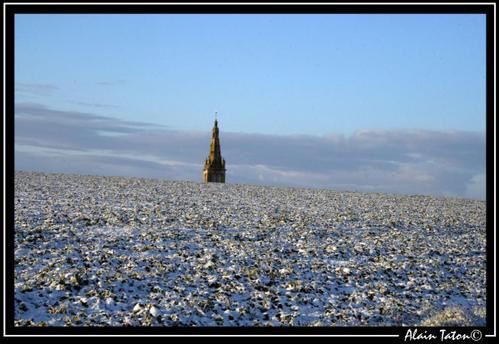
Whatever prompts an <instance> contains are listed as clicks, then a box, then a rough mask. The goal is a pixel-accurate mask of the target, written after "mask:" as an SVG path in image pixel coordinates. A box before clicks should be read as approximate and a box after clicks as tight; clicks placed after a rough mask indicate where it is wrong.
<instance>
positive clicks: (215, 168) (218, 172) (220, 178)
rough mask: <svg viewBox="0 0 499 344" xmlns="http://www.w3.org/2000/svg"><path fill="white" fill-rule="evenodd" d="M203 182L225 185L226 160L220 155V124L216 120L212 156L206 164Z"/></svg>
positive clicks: (212, 135)
mask: <svg viewBox="0 0 499 344" xmlns="http://www.w3.org/2000/svg"><path fill="white" fill-rule="evenodd" d="M203 181H204V182H205V183H225V160H224V159H222V155H221V153H220V139H219V138H218V122H217V119H216V118H215V126H214V127H213V130H212V134H211V143H210V155H209V156H208V159H206V160H205V162H204V170H203Z"/></svg>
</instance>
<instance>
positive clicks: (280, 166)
mask: <svg viewBox="0 0 499 344" xmlns="http://www.w3.org/2000/svg"><path fill="white" fill-rule="evenodd" d="M210 129H211V128H207V130H206V131H205V132H192V131H191V132H185V131H177V130H169V129H167V128H165V127H161V126H154V125H152V124H148V123H139V122H130V121H123V120H119V119H114V118H110V117H105V116H96V115H94V114H91V113H82V112H76V111H75V112H70V111H60V110H54V109H50V108H47V107H44V106H41V105H38V104H34V103H21V104H17V105H16V115H15V130H16V131H15V145H16V147H15V154H16V157H15V163H16V168H17V169H27V170H47V171H51V172H57V171H59V172H72V173H83V174H92V173H95V174H106V175H135V176H144V177H154V178H166V179H176V180H192V181H200V180H201V175H202V174H201V170H202V167H203V163H204V159H205V158H206V156H207V154H208V148H209V140H210ZM221 130H222V131H221V144H222V155H223V156H224V158H225V160H226V162H227V168H228V171H227V182H229V183H249V184H266V185H279V186H301V187H319V188H333V189H339V190H352V191H379V192H396V193H409V194H433V195H457V196H461V197H470V198H479V199H484V197H485V176H484V169H485V154H484V152H485V135H484V134H483V133H475V132H455V131H449V132H442V131H430V130H420V129H418V130H363V131H359V132H357V133H355V134H353V135H352V136H349V137H348V136H343V135H329V136H307V135H292V136H282V135H261V134H243V133H230V132H224V131H223V126H222V127H221ZM103 132H105V133H106V134H105V135H103V134H102V133H103ZM107 133H111V135H109V134H107Z"/></svg>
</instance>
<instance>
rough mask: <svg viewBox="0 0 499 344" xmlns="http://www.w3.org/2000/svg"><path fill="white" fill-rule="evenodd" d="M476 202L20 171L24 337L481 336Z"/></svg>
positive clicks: (19, 285) (481, 232)
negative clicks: (76, 329) (387, 331)
mask: <svg viewBox="0 0 499 344" xmlns="http://www.w3.org/2000/svg"><path fill="white" fill-rule="evenodd" d="M485 227H486V226H485V202H482V201H474V200H465V199H455V198H436V197H430V196H405V195H391V194H380V193H355V192H335V191H331V190H318V189H298V188H275V187H263V186H249V185H236V184H207V185H205V184H201V183H193V182H173V181H160V180H150V179H139V178H121V177H94V176H77V175H63V174H43V173H28V172H16V175H15V321H16V325H17V326H30V325H36V326H44V325H47V326H64V325H69V326H129V325H132V326H149V325H151V326H397V325H404V326H417V325H427V326H442V325H441V324H447V323H451V324H452V325H456V322H457V326H460V325H467V326H480V325H485V311H484V309H485V285H486V284H485V282H486V274H485V266H486V265H485V263H486V261H485V241H486V240H485V237H486V236H485Z"/></svg>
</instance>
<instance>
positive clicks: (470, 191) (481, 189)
mask: <svg viewBox="0 0 499 344" xmlns="http://www.w3.org/2000/svg"><path fill="white" fill-rule="evenodd" d="M485 192H486V184H485V174H484V173H480V174H476V175H474V176H473V177H472V178H471V179H470V181H469V183H468V184H467V185H466V191H465V192H464V196H465V197H468V198H475V199H481V200H484V199H485Z"/></svg>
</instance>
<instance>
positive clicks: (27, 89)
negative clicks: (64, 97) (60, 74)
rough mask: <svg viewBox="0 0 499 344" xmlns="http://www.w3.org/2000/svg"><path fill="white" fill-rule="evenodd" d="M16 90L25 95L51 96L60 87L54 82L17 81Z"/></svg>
mask: <svg viewBox="0 0 499 344" xmlns="http://www.w3.org/2000/svg"><path fill="white" fill-rule="evenodd" d="M15 90H16V92H17V93H21V94H25V95H34V96H49V95H52V94H54V93H55V92H56V91H58V90H59V87H58V86H56V85H53V84H42V83H27V82H16V87H15Z"/></svg>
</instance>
